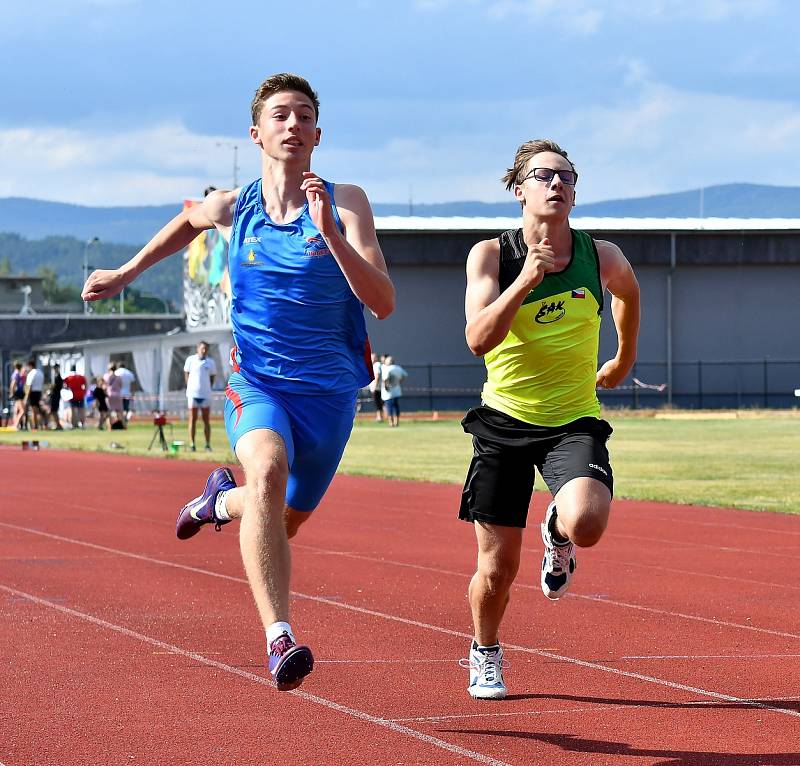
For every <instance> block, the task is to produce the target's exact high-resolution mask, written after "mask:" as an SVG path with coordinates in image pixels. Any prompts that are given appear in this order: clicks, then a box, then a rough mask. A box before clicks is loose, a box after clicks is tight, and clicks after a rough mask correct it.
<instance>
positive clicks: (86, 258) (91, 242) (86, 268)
mask: <svg viewBox="0 0 800 766" xmlns="http://www.w3.org/2000/svg"><path fill="white" fill-rule="evenodd" d="M99 243H100V240H99V239H98V238H97V237H92V238H91V239H90V240H88V241H87V242H86V244H85V245H84V247H83V284H84V285H86V280H87V279H89V248H90V247H91V246H92V245H97V244H99ZM83 313H84V314H88V313H89V304H88V303H87V302H86V301H84V302H83Z"/></svg>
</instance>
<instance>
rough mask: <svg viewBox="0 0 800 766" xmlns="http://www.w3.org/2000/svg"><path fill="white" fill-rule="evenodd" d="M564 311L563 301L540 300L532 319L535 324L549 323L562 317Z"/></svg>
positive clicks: (565, 311)
mask: <svg viewBox="0 0 800 766" xmlns="http://www.w3.org/2000/svg"><path fill="white" fill-rule="evenodd" d="M566 313H567V310H566V309H565V308H564V301H549V302H548V301H542V305H541V306H539V310H538V311H537V312H536V316H535V317H534V318H533V319H534V321H535V322H536V323H537V324H551V323H552V322H557V321H558V320H559V319H563V318H564V315H565V314H566Z"/></svg>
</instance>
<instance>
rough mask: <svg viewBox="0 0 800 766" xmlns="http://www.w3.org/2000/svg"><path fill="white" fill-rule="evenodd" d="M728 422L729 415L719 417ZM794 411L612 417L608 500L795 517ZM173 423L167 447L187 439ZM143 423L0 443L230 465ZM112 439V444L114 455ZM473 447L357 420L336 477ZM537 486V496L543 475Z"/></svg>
mask: <svg viewBox="0 0 800 766" xmlns="http://www.w3.org/2000/svg"><path fill="white" fill-rule="evenodd" d="M726 415H727V417H726ZM798 415H800V413H797V412H796V411H792V412H770V411H764V412H757V413H752V412H743V413H741V416H740V417H736V416H735V414H734V413H707V414H705V415H703V414H696V413H683V414H682V415H681V414H680V413H675V417H676V418H677V419H674V420H673V419H656V418H655V417H653V416H652V413H650V416H647V415H643V414H642V413H630V412H625V411H621V412H617V411H615V412H611V413H609V414H607V415H606V417H607V418H608V419H609V420H610V421H611V423H612V425H613V426H614V435H613V437H612V438H611V441H610V442H609V449H610V451H611V457H612V461H613V466H614V474H615V488H616V492H615V494H616V495H617V496H618V497H626V498H633V499H644V500H662V501H667V502H675V503H692V504H698V505H710V506H722V507H728V508H749V509H753V510H768V511H779V512H783V513H800V479H798V467H797V461H798V455H800V417H799V416H798ZM184 428H185V427H184V426H183V425H181V424H176V425H175V427H174V431H173V432H172V433H170V430H169V428H167V429H166V436H167V439H168V440H169V441H171V440H173V439H175V440H185V438H186V437H185V432H184ZM152 435H153V426H152V425H150V424H135V425H132V426H131V428H129V429H128V430H127V431H98V430H97V429H94V428H89V429H86V430H85V431H62V432H56V431H50V432H47V433H43V432H39V435H38V436H37V435H36V434H35V433H33V432H24V433H20V432H9V431H3V432H0V444H20V443H21V442H22V441H23V440H26V439H33V438H38V439H39V441H40V443H42V442H45V441H46V442H48V446H46V447H45V446H44V445H43V449H53V448H57V449H79V450H94V451H102V452H109V453H118V454H129V455H149V456H151V457H153V458H156V459H164V458H165V457H166V458H167V459H173V460H175V459H180V460H184V459H195V460H212V461H216V462H221V463H231V462H232V461H234V458H233V455H232V454H231V452H230V449H229V448H228V444H227V439H226V438H225V434H224V430H223V426H222V424H221V423H218V422H217V423H214V432H213V436H214V438H213V441H214V443H215V449H214V451H213V452H211V453H207V452H203V451H200V452H196V453H191V452H187V451H185V450H181V451H180V452H178V453H177V454H176V455H173V454H169V453H166V454H165V453H163V452H162V451H161V450H160V449H159V447H158V445H157V444H156V445H155V446H154V449H153V450H152V451H148V449H147V447H148V444H149V442H150V440H151V437H152ZM112 442H115V443H116V444H117V445H119V446H118V447H116V448H112V447H111V446H110V445H111V443H112ZM470 456H471V443H470V439H469V437H468V436H467V435H466V434H464V433H463V431H462V430H461V427H460V425H459V423H458V420H437V421H414V420H410V419H408V420H405V421H404V422H402V424H401V426H400V428H396V429H390V428H388V427H387V426H386V425H383V424H381V423H374V422H372V421H368V420H359V421H358V422H357V423H356V426H355V428H354V429H353V436H352V438H351V439H350V443H349V445H348V447H347V451H346V452H345V455H344V459H343V460H342V465H341V467H340V471H341V472H343V473H349V474H358V475H363V476H377V477H382V478H394V479H410V480H415V481H436V482H451V483H457V484H460V483H461V482H462V481H463V479H464V474H465V471H466V468H467V465H468V464H469V460H470ZM537 487H538V488H540V489H544V485H543V483H542V482H541V479H540V478H537Z"/></svg>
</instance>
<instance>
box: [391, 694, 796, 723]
mask: <svg viewBox="0 0 800 766" xmlns="http://www.w3.org/2000/svg"><path fill="white" fill-rule="evenodd" d="M798 699H800V697H764V698H761V699H747V700H745V701H746V702H750V703H753V702H762V703H763V702H795V701H796V700H798ZM719 704H720V703H719V702H718V701H717V700H686V701H685V702H666V701H665V702H658V701H653V702H647V703H641V704H638V705H631V704H630V703H627V702H624V701H620V703H619V704H613V703H609V704H606V705H592V706H591V707H562V708H554V709H553V710H516V711H509V712H507V713H461V714H454V715H431V716H419V717H417V718H391V719H388V720H391V721H395V722H396V723H414V722H426V721H430V722H436V721H451V720H454V719H459V718H510V717H514V716H528V717H531V718H537V717H539V716H545V715H560V714H561V713H594V712H596V711H598V710H620V709H623V710H641V709H650V708H653V707H658V708H700V709H702V708H704V707H713V706H716V705H719Z"/></svg>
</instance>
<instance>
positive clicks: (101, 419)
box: [92, 378, 108, 431]
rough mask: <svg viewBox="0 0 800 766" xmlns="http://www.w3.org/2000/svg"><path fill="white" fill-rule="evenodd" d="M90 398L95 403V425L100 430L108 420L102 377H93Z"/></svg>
mask: <svg viewBox="0 0 800 766" xmlns="http://www.w3.org/2000/svg"><path fill="white" fill-rule="evenodd" d="M92 398H93V399H94V403H95V405H97V427H98V428H99V429H100V430H101V431H102V430H103V428H104V427H105V423H106V421H107V420H108V397H107V396H106V389H105V387H104V385H103V379H102V378H95V380H94V388H92Z"/></svg>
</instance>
